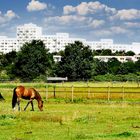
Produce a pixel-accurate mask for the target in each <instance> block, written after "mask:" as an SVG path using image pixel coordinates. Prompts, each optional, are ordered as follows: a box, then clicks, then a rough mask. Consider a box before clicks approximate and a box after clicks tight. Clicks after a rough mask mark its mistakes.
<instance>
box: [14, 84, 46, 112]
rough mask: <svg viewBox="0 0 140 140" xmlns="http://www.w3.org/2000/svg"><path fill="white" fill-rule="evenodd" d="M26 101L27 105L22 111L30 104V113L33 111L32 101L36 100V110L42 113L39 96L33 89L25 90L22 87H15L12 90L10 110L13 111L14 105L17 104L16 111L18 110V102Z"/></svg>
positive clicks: (41, 102) (41, 103)
mask: <svg viewBox="0 0 140 140" xmlns="http://www.w3.org/2000/svg"><path fill="white" fill-rule="evenodd" d="M21 98H22V99H26V100H29V102H28V103H27V105H26V106H25V108H24V111H25V110H26V108H27V107H28V105H29V104H30V103H31V106H32V111H34V106H33V100H34V99H36V100H37V102H38V108H39V109H40V111H43V101H42V99H41V96H40V94H39V93H38V92H37V91H36V90H35V89H34V88H29V89H26V88H25V87H24V86H17V87H15V88H14V90H13V99H12V108H13V109H15V106H16V104H18V110H20V100H21Z"/></svg>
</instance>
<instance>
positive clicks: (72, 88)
mask: <svg viewBox="0 0 140 140" xmlns="http://www.w3.org/2000/svg"><path fill="white" fill-rule="evenodd" d="M73 90H74V87H73V85H72V87H71V101H72V102H73Z"/></svg>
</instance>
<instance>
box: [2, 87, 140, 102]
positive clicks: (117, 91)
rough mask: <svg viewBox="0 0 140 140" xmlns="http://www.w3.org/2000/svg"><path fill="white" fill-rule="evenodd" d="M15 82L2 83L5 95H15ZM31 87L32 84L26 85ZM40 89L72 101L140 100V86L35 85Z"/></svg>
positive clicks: (48, 95) (44, 96)
mask: <svg viewBox="0 0 140 140" xmlns="http://www.w3.org/2000/svg"><path fill="white" fill-rule="evenodd" d="M15 87H16V85H15V84H14V85H13V84H9V85H0V93H2V94H3V96H6V97H9V96H11V97H12V95H13V89H14V88H15ZM26 87H27V88H28V87H31V85H28V84H27V85H26ZM32 87H34V88H35V89H36V90H38V91H39V93H40V94H41V96H42V97H43V98H44V99H45V100H46V101H49V99H52V98H54V99H57V98H63V99H69V100H70V101H71V102H73V101H74V100H77V99H103V100H106V101H111V100H121V101H139V102H140V87H139V86H131V87H129V86H90V85H84V86H83V85H82V86H77V85H70V86H65V85H63V84H60V85H57V84H51V85H49V84H43V85H33V86H32Z"/></svg>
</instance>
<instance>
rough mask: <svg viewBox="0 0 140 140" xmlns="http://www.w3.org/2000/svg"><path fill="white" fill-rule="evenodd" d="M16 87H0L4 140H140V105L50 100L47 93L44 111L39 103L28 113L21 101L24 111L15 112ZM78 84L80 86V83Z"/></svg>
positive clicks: (1, 138) (1, 137)
mask: <svg viewBox="0 0 140 140" xmlns="http://www.w3.org/2000/svg"><path fill="white" fill-rule="evenodd" d="M23 84H24V85H25V86H32V87H36V88H37V89H43V87H44V86H45V84H44V83H38V84H37V83H29V84H28V83H26V84H25V83H23ZM70 84H72V83H66V85H67V86H70ZM83 84H85V83H79V85H80V86H83ZM90 84H91V83H90ZM118 84H119V85H121V84H120V83H118ZM16 85H18V84H15V83H14V84H13V83H9V84H8V83H2V84H0V87H1V88H0V90H1V92H2V95H3V96H4V98H5V101H0V140H93V139H94V140H139V138H140V104H134V103H132V104H131V102H132V100H130V102H126V101H122V100H115V99H114V100H111V101H110V102H108V101H107V100H106V99H105V100H102V99H88V98H79V97H77V98H74V100H73V102H71V99H70V98H62V97H61V98H56V99H54V98H50V99H48V101H46V100H45V94H44V93H41V95H42V96H43V99H44V111H43V112H40V111H39V109H38V107H37V102H36V101H34V105H35V111H34V112H33V111H30V109H31V107H30V106H29V108H27V111H26V112H25V111H23V108H24V107H25V105H26V103H27V101H26V100H22V101H21V111H20V112H18V111H17V110H16V111H13V110H12V109H11V100H12V90H13V88H14V87H15V86H16ZM51 85H52V84H51ZM60 85H61V84H58V85H57V86H60ZM76 85H77V86H79V85H78V83H76ZM52 86H53V85H52ZM96 86H97V85H96ZM99 86H101V83H99ZM106 86H108V85H106ZM114 86H116V87H117V85H114ZM126 86H128V85H126ZM133 86H134V85H133ZM135 86H136V85H135ZM128 87H129V86H128ZM6 89H8V90H6ZM83 90H84V89H83ZM128 90H130V89H128ZM112 96H113V95H112Z"/></svg>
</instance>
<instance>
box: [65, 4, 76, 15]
mask: <svg viewBox="0 0 140 140" xmlns="http://www.w3.org/2000/svg"><path fill="white" fill-rule="evenodd" d="M63 11H64V14H69V13H73V12H75V8H74V7H73V6H71V5H66V6H64V8H63Z"/></svg>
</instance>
